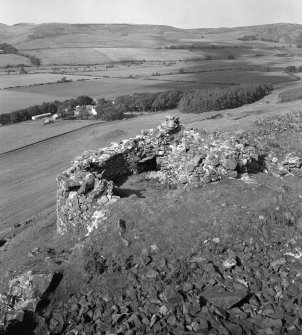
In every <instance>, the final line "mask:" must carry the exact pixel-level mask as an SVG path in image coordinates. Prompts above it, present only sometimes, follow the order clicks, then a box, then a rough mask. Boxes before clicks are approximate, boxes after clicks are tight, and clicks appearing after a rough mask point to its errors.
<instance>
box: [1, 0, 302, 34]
mask: <svg viewBox="0 0 302 335" xmlns="http://www.w3.org/2000/svg"><path fill="white" fill-rule="evenodd" d="M19 22H33V23H42V22H68V23H138V24H166V25H171V26H175V27H182V28H195V27H201V28H202V27H222V26H228V27H232V26H233V27H234V26H246V25H255V24H265V23H276V22H291V23H301V24H302V0H0V23H6V24H15V23H19Z"/></svg>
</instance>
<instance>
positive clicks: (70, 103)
mask: <svg viewBox="0 0 302 335" xmlns="http://www.w3.org/2000/svg"><path fill="white" fill-rule="evenodd" d="M92 103H93V99H92V98H90V97H87V96H80V97H78V98H76V99H68V100H65V101H63V102H62V101H58V100H55V101H52V102H43V104H42V105H34V106H30V107H27V108H23V109H19V110H16V111H13V112H10V113H4V114H0V124H2V125H6V124H13V123H17V122H22V121H27V120H31V118H32V117H33V116H36V115H40V114H45V113H51V114H58V115H60V116H61V117H62V118H70V116H71V115H72V116H73V110H74V108H75V107H76V106H77V105H81V106H83V105H90V104H92ZM66 109H67V111H66Z"/></svg>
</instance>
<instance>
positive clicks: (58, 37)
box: [0, 23, 302, 50]
mask: <svg viewBox="0 0 302 335" xmlns="http://www.w3.org/2000/svg"><path fill="white" fill-rule="evenodd" d="M200 34H204V35H206V36H204V37H208V36H207V35H213V34H220V35H221V37H222V36H223V35H226V36H228V35H230V34H231V35H233V36H234V38H236V37H242V36H243V35H257V38H259V39H266V40H271V41H274V42H280V43H300V42H301V41H302V25H299V24H289V23H276V24H268V25H258V26H247V27H234V28H198V29H180V28H175V27H170V26H165V25H133V24H67V23H43V24H32V23H20V24H15V25H13V26H9V25H5V24H1V25H0V43H1V42H7V43H12V44H13V45H15V46H16V47H19V48H20V49H24V50H25V49H34V48H37V49H40V48H43V47H45V43H46V42H51V43H52V44H50V45H47V47H52V46H56V47H59V46H60V45H61V44H64V42H65V43H67V45H66V46H68V45H69V46H70V43H71V44H72V43H76V44H78V45H83V43H84V45H85V44H86V45H87V44H89V43H90V45H91V46H95V47H101V46H106V45H108V42H110V45H111V42H113V45H111V46H114V43H118V44H120V45H119V46H123V45H124V43H125V42H126V41H127V45H128V46H129V44H128V43H129V42H131V44H137V43H139V45H138V46H139V47H144V44H142V42H143V41H145V43H146V44H148V45H149V46H153V47H160V46H162V45H165V44H168V43H172V42H177V41H179V40H181V39H186V38H191V39H192V38H198V37H199V38H201V36H200ZM66 37H68V41H67V40H64V38H66ZM50 38H51V41H49V39H50ZM221 40H223V38H221ZM146 44H145V46H146Z"/></svg>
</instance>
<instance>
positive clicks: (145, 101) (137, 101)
mask: <svg viewBox="0 0 302 335" xmlns="http://www.w3.org/2000/svg"><path fill="white" fill-rule="evenodd" d="M182 94H183V93H182V91H180V90H174V91H166V92H158V93H135V94H133V95H123V96H120V97H118V98H116V99H115V102H114V105H115V108H117V109H119V110H122V111H123V112H124V113H125V112H142V111H147V112H156V111H159V110H167V109H173V108H177V105H178V102H179V101H180V99H181V97H182Z"/></svg>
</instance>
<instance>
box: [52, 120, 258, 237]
mask: <svg viewBox="0 0 302 335" xmlns="http://www.w3.org/2000/svg"><path fill="white" fill-rule="evenodd" d="M260 168H261V161H260V160H259V156H258V153H257V149H256V148H255V147H253V146H249V145H248V144H247V143H239V142H238V140H237V138H236V136H233V137H230V138H227V139H216V138H215V137H214V135H212V136H208V135H207V136H205V135H203V134H201V133H200V132H198V131H196V130H184V129H183V128H182V127H181V126H180V124H179V120H178V118H177V117H167V118H166V121H165V122H163V123H162V124H161V125H160V126H158V127H157V128H156V129H149V130H143V131H142V132H141V135H137V136H136V137H135V138H130V139H127V140H123V141H121V142H120V143H112V145H111V146H110V147H107V148H102V149H97V150H89V151H85V152H84V153H83V154H82V155H81V156H79V157H76V158H75V159H74V161H73V164H72V167H71V168H69V169H68V170H66V171H64V172H63V173H62V174H61V175H59V176H58V177H57V185H58V187H57V229H58V232H59V233H65V232H70V231H72V232H85V233H86V234H89V233H90V232H91V231H92V230H93V229H94V228H96V227H97V226H99V225H100V224H102V222H104V221H105V220H106V214H107V208H108V205H109V204H111V203H112V202H115V201H117V199H118V197H117V196H115V195H114V183H115V182H116V181H118V180H119V178H121V177H123V176H127V175H131V174H136V173H141V172H146V171H149V172H147V174H146V179H147V180H153V181H155V182H157V183H161V184H166V185H176V186H178V187H198V186H202V185H203V184H206V183H209V182H213V181H218V180H221V179H223V178H227V177H233V178H235V177H237V175H238V172H245V171H249V170H253V169H256V170H259V169H260Z"/></svg>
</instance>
